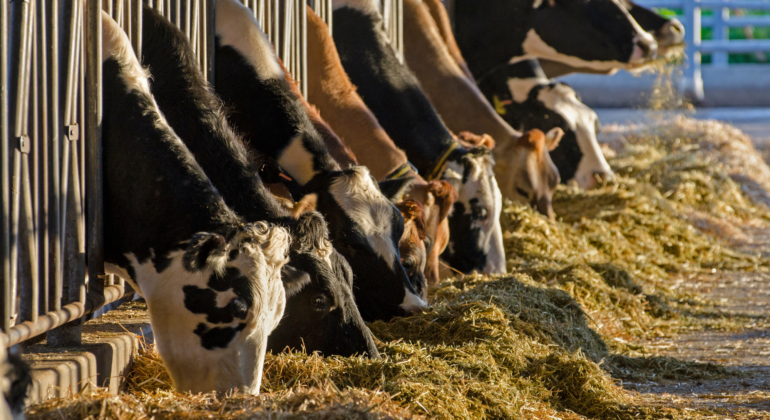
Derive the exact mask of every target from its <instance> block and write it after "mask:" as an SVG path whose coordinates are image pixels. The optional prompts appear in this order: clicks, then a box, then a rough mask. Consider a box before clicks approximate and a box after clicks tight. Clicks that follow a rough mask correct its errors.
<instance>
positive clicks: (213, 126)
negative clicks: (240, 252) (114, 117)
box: [142, 6, 287, 221]
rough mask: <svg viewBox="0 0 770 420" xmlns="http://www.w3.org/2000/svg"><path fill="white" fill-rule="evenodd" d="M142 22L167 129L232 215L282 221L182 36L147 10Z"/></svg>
mask: <svg viewBox="0 0 770 420" xmlns="http://www.w3.org/2000/svg"><path fill="white" fill-rule="evenodd" d="M143 22H144V23H143V25H142V28H143V29H142V55H143V60H144V64H145V65H146V66H148V67H149V69H150V71H151V73H152V79H151V84H150V88H151V90H152V93H153V96H155V99H156V101H157V103H158V105H159V106H160V109H161V110H162V112H163V114H164V116H165V117H166V120H167V121H168V123H169V125H170V126H171V127H172V128H173V129H174V131H175V132H176V134H177V135H178V136H179V137H180V138H181V139H182V141H183V142H184V143H185V144H186V145H187V147H188V148H189V149H190V151H191V152H192V153H193V155H194V156H195V159H196V160H197V161H198V163H199V164H200V166H201V167H202V168H203V170H204V171H205V172H206V175H207V176H208V177H209V179H211V182H212V183H213V184H214V185H215V186H216V188H217V189H218V190H219V192H220V193H221V194H222V196H223V197H224V199H225V201H226V202H227V204H228V205H229V206H230V207H232V208H233V209H234V210H235V211H237V212H238V214H241V215H242V216H244V217H245V218H246V219H247V220H249V221H260V220H277V219H281V218H284V217H286V216H287V213H286V212H285V211H284V210H283V209H282V208H281V207H280V206H279V205H278V203H277V202H276V201H275V200H274V199H273V198H272V196H271V195H270V193H269V191H268V190H267V188H265V186H264V184H263V183H262V181H261V180H260V178H259V176H258V175H257V173H256V171H255V167H256V166H255V165H251V164H250V163H249V159H248V153H247V151H246V149H245V147H244V145H243V141H242V140H241V138H240V137H239V136H237V135H236V134H235V133H234V132H233V131H232V129H231V128H230V127H229V125H228V124H227V121H226V118H225V112H224V109H223V106H222V102H221V101H220V100H219V99H218V98H217V97H216V96H215V95H214V93H213V92H212V91H211V89H210V87H209V85H208V83H207V82H206V81H205V80H204V79H203V75H202V74H201V72H200V70H199V69H198V64H197V62H196V60H195V58H194V57H195V56H194V54H193V52H192V50H191V48H190V45H189V42H188V41H187V38H186V37H185V35H184V34H183V33H182V32H180V31H179V30H178V29H177V28H176V26H174V25H172V24H171V23H170V22H169V21H168V20H167V19H165V18H164V17H162V16H160V15H159V14H158V13H157V12H155V11H154V10H153V9H152V8H150V7H147V6H145V8H144V12H143ZM180 101H182V103H181V104H180Z"/></svg>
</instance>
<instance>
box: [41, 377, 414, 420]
mask: <svg viewBox="0 0 770 420" xmlns="http://www.w3.org/2000/svg"><path fill="white" fill-rule="evenodd" d="M27 418H29V419H35V420H61V419H78V420H80V419H83V420H90V419H93V420H96V419H110V420H112V419H114V420H129V419H131V420H143V419H180V420H188V419H208V418H216V419H223V420H229V419H266V420H268V419H269V420H284V419H286V420H288V419H319V420H327V419H328V420H332V419H342V420H347V419H351V420H385V419H415V420H417V419H421V418H423V416H421V415H419V414H417V415H416V414H414V413H410V412H409V411H408V410H406V409H404V408H402V407H401V406H400V405H399V404H397V403H395V402H394V401H393V400H392V399H391V398H390V397H389V396H388V395H387V394H386V393H384V392H380V391H365V390H360V389H349V390H344V391H340V390H338V389H336V388H334V386H332V385H329V386H326V387H320V388H312V389H310V388H303V387H297V388H295V389H292V390H287V391H283V392H277V393H273V394H263V395H260V396H256V397H255V396H249V395H244V394H240V393H232V394H229V395H226V396H217V395H216V394H213V393H212V394H180V393H176V392H173V391H169V390H156V391H153V392H149V393H121V394H120V395H118V396H110V395H109V394H108V393H106V392H104V391H100V392H97V393H92V394H89V395H80V396H77V397H75V398H69V399H68V398H62V399H54V400H50V401H48V402H46V403H43V404H40V405H37V406H34V407H32V408H31V409H30V410H28V412H27Z"/></svg>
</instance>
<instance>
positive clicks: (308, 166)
mask: <svg viewBox="0 0 770 420" xmlns="http://www.w3.org/2000/svg"><path fill="white" fill-rule="evenodd" d="M303 139H304V138H303V137H302V135H301V134H298V135H296V136H294V138H293V139H291V141H290V142H289V145H288V146H286V148H285V149H284V150H283V152H281V156H279V157H278V164H279V165H281V167H282V168H283V169H284V170H285V171H286V172H288V173H289V175H291V176H292V177H293V178H294V179H295V180H296V181H297V182H299V183H300V185H305V184H307V183H308V181H310V180H311V179H312V178H313V176H315V174H316V172H315V170H314V169H313V155H312V154H310V152H308V150H307V149H306V148H305V146H304V145H303V144H302V141H303Z"/></svg>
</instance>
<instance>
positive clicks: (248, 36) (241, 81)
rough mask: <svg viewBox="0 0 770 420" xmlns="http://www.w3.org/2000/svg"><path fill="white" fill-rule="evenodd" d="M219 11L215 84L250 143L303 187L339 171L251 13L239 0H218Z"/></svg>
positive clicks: (233, 118)
mask: <svg viewBox="0 0 770 420" xmlns="http://www.w3.org/2000/svg"><path fill="white" fill-rule="evenodd" d="M216 11H217V17H216V19H217V25H216V53H215V66H216V72H215V74H216V80H215V82H214V86H215V88H216V91H217V93H218V94H219V95H220V96H221V97H222V99H223V100H224V102H225V104H226V105H227V106H228V107H229V108H232V109H233V112H231V113H230V115H229V121H230V123H231V124H232V125H233V126H234V127H235V128H236V129H237V130H238V131H239V132H241V133H243V135H244V138H245V140H246V143H247V146H248V147H250V148H252V149H253V150H255V151H258V152H260V153H262V154H264V155H266V156H268V157H271V158H273V159H275V160H276V161H277V162H278V163H279V164H280V165H281V167H282V168H283V169H284V170H285V171H286V172H288V173H289V175H290V176H291V177H292V178H294V179H295V180H296V181H297V182H298V183H299V184H300V185H304V184H306V183H307V182H308V181H309V180H310V179H311V178H313V177H314V176H316V175H317V174H319V173H324V172H329V171H335V170H338V169H339V165H338V164H337V162H335V161H334V159H333V158H332V157H331V156H330V155H329V151H328V150H327V149H326V147H325V146H324V143H323V139H322V138H321V135H320V134H319V133H318V131H317V130H316V129H315V127H314V126H313V123H312V121H311V120H310V118H309V117H308V115H307V112H305V110H304V109H303V107H302V102H301V101H300V99H299V98H298V97H297V95H295V94H294V93H293V92H292V88H291V86H290V84H289V82H288V81H286V79H285V75H284V72H283V70H282V69H281V66H280V63H279V62H278V60H277V57H276V55H275V52H274V51H273V49H272V47H271V46H270V44H269V42H268V40H267V37H266V35H265V34H264V33H263V32H262V30H261V29H260V27H259V24H258V23H257V22H256V20H254V15H253V14H252V13H251V11H250V10H249V9H248V8H246V7H245V6H243V5H242V4H240V3H239V2H237V1H219V2H217V8H216Z"/></svg>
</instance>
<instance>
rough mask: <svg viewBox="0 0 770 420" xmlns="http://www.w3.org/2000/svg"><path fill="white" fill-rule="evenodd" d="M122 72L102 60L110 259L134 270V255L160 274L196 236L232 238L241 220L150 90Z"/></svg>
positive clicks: (113, 63) (114, 63)
mask: <svg viewBox="0 0 770 420" xmlns="http://www.w3.org/2000/svg"><path fill="white" fill-rule="evenodd" d="M121 71H122V69H121V65H120V64H118V61H116V60H115V59H114V58H107V59H106V60H105V62H104V64H103V85H102V86H103V95H104V111H105V112H104V119H103V126H102V129H103V133H104V134H103V148H104V150H103V154H104V220H105V232H104V238H105V260H106V261H108V262H110V263H113V264H116V265H118V266H120V267H130V262H129V261H128V259H127V257H126V256H127V255H128V254H133V255H134V256H135V257H136V259H137V260H139V261H146V260H148V259H152V260H153V262H154V263H155V266H156V268H158V269H160V267H162V266H163V265H164V264H167V262H168V260H167V259H166V257H167V256H168V255H169V253H170V252H171V251H174V250H177V249H180V248H182V247H183V246H184V245H183V244H184V243H186V242H187V241H189V240H190V238H191V237H192V236H193V235H194V234H195V233H197V232H202V231H206V232H213V233H219V234H222V235H225V236H228V234H229V233H232V232H234V231H235V229H236V228H237V226H239V225H240V224H241V221H240V219H239V218H238V217H237V216H236V215H235V213H233V212H232V211H231V210H230V209H229V208H228V207H227V206H226V205H225V202H224V201H223V200H222V198H221V197H220V195H219V194H218V193H217V191H216V189H215V188H214V187H213V185H211V182H210V181H209V179H208V178H207V177H206V175H205V174H204V172H203V170H202V169H201V168H200V166H198V164H197V162H196V161H195V158H194V157H193V156H192V154H191V153H190V151H189V150H188V149H187V147H186V146H185V145H184V143H182V142H181V140H179V138H178V137H176V135H175V134H174V132H173V130H171V128H170V127H169V126H168V125H167V124H166V122H165V120H164V119H163V116H162V114H160V111H159V110H158V109H157V106H156V105H155V103H154V101H153V99H152V96H151V95H150V94H149V91H148V92H146V93H145V92H141V91H138V90H136V89H135V88H134V87H132V86H131V85H130V84H128V83H127V82H126V79H127V78H126V77H124V76H123V74H121ZM129 274H134V273H129ZM134 278H135V277H134Z"/></svg>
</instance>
